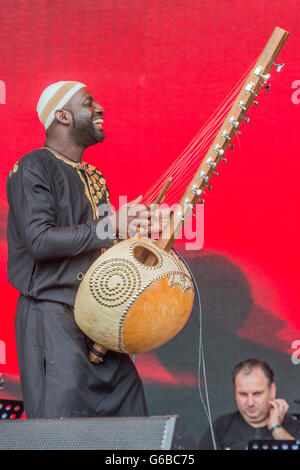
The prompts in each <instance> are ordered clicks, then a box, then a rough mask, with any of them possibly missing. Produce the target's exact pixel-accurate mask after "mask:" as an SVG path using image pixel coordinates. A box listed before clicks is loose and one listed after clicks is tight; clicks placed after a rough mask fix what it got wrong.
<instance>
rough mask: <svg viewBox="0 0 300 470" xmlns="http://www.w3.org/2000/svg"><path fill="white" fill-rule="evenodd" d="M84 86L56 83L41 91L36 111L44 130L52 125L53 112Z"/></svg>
mask: <svg viewBox="0 0 300 470" xmlns="http://www.w3.org/2000/svg"><path fill="white" fill-rule="evenodd" d="M85 86H86V85H84V84H83V83H80V82H56V83H53V84H52V85H49V86H48V87H47V88H46V89H45V90H44V91H43V93H42V94H41V96H40V99H39V102H38V104H37V107H36V110H37V112H38V115H39V118H40V121H41V123H42V124H43V125H44V126H45V129H47V128H48V127H49V126H50V124H51V123H52V121H53V119H54V113H55V111H56V110H57V109H61V108H63V106H64V105H65V104H66V103H67V102H68V101H69V100H70V99H71V98H72V96H73V95H74V94H75V93H76V92H77V91H78V90H80V88H83V87H85Z"/></svg>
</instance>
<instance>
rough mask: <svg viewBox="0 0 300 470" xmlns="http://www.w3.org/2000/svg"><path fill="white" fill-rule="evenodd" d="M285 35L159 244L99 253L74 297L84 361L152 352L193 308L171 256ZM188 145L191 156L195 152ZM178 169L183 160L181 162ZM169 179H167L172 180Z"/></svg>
mask: <svg viewBox="0 0 300 470" xmlns="http://www.w3.org/2000/svg"><path fill="white" fill-rule="evenodd" d="M288 36H289V33H288V32H287V31H284V30H283V29H281V28H278V27H276V28H275V29H274V31H273V33H272V35H271V37H270V39H269V41H268V42H267V44H266V46H265V48H264V49H263V51H262V53H261V55H260V56H259V58H258V60H257V62H256V63H255V65H254V67H253V68H251V71H250V73H249V74H248V75H247V77H246V80H245V82H243V84H242V86H241V88H240V89H239V90H238V94H237V96H236V97H235V99H234V102H233V104H232V106H231V107H230V110H229V112H228V113H227V114H226V116H225V118H224V119H223V121H222V124H221V125H220V127H219V128H218V131H217V132H216V136H215V138H214V140H213V142H212V144H211V145H210V147H209V149H208V151H207V152H206V153H205V156H204V158H203V159H202V161H201V164H200V166H199V164H198V166H197V168H196V171H195V172H194V176H193V178H192V180H191V181H189V184H188V186H187V188H186V190H185V192H184V194H183V196H182V197H181V199H180V201H179V203H178V205H177V208H176V209H175V211H174V212H173V214H172V216H171V218H170V222H169V226H168V227H167V230H166V231H165V232H166V233H168V236H167V237H166V236H164V234H162V235H161V237H160V238H159V239H158V240H157V241H153V240H149V239H146V238H145V239H141V238H132V239H128V240H124V241H122V242H120V243H118V244H116V245H115V246H113V247H112V248H110V249H108V250H107V251H106V252H105V253H104V254H102V255H101V256H100V257H99V258H98V259H97V260H96V261H95V263H94V264H93V265H92V266H91V267H90V269H89V270H88V271H87V273H86V274H85V276H84V279H83V281H82V282H81V284H80V286H79V289H78V293H77V296H76V302H75V308H74V314H75V320H76V322H77V324H78V326H79V327H80V328H81V329H82V331H83V332H84V333H85V334H86V335H87V336H88V337H89V338H91V339H92V340H93V341H94V342H95V345H94V348H93V351H92V352H91V354H90V359H91V360H92V361H93V362H99V361H101V360H102V359H103V357H104V354H105V352H106V351H107V350H108V349H110V350H113V351H119V352H122V353H129V354H135V353H139V352H144V351H148V350H151V349H153V348H156V347H158V346H160V345H162V344H164V343H166V342H167V341H169V340H170V339H171V338H173V337H174V336H175V335H176V334H177V333H178V332H179V331H180V330H181V329H182V328H183V326H184V325H185V323H186V322H187V320H188V318H189V315H190V313H191V310H192V306H193V300H194V287H193V283H192V280H191V276H190V274H189V272H188V271H187V269H186V267H185V265H184V264H183V263H182V261H181V260H180V259H179V258H178V257H177V256H176V255H175V254H174V252H173V251H172V246H173V243H174V241H175V240H176V238H177V237H178V235H179V234H180V233H181V231H182V228H183V224H184V223H185V222H186V221H187V219H188V218H189V217H190V215H191V214H192V212H193V208H194V206H195V205H196V204H197V202H199V201H201V202H202V201H203V195H204V190H205V189H207V188H208V186H209V182H210V179H211V178H212V176H214V175H215V174H216V173H217V172H216V169H217V167H218V165H219V164H220V163H221V161H223V162H226V159H225V158H224V153H225V152H226V150H227V149H228V147H229V146H232V139H233V138H234V137H235V135H236V134H237V133H240V131H239V127H240V124H241V123H242V121H244V120H245V121H246V122H247V121H248V120H249V118H247V117H246V114H247V112H248V110H249V108H250V106H251V105H252V104H253V103H254V104H258V102H257V96H259V91H260V89H261V88H262V87H265V88H266V90H267V91H269V88H270V85H268V84H267V82H268V80H269V78H270V73H269V72H270V70H271V68H272V67H273V65H274V66H276V68H277V71H280V69H281V68H282V66H283V64H276V63H275V60H276V58H277V56H278V55H279V53H280V51H281V49H282V47H283V46H284V44H285V41H286V40H287V38H288ZM195 145H196V144H195V141H193V144H192V147H191V148H192V149H193V158H194V154H195ZM181 164H182V159H181ZM169 176H172V174H170V175H169Z"/></svg>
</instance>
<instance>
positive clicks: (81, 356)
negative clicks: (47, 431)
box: [15, 295, 147, 418]
mask: <svg viewBox="0 0 300 470" xmlns="http://www.w3.org/2000/svg"><path fill="white" fill-rule="evenodd" d="M15 327H16V344H17V353H18V363H19V370H20V378H21V386H22V392H23V400H24V406H25V413H26V417H27V418H58V417H71V416H146V415H147V407H146V402H145V396H144V390H143V386H142V383H141V380H140V377H139V375H138V373H137V371H136V368H135V366H134V364H133V362H132V361H131V359H130V357H129V356H128V355H126V354H120V353H116V352H113V351H108V352H107V354H106V356H105V360H104V362H103V363H101V364H93V363H91V362H90V361H89V359H88V341H89V340H88V338H87V337H86V336H85V335H84V334H83V333H82V331H81V330H80V329H79V328H78V326H77V324H76V323H75V320H74V316H73V313H72V311H71V310H70V309H69V307H68V306H66V305H63V304H59V303H55V302H48V301H39V300H35V299H33V298H30V297H25V296H23V295H20V297H19V299H18V304H17V311H16V320H15Z"/></svg>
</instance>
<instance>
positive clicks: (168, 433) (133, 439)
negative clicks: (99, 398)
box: [0, 415, 196, 450]
mask: <svg viewBox="0 0 300 470" xmlns="http://www.w3.org/2000/svg"><path fill="white" fill-rule="evenodd" d="M0 449H1V450H62V449H63V450H65V449H67V450H167V449H173V450H195V449H196V444H195V442H194V440H193V438H192V437H191V435H190V433H189V431H188V430H187V428H186V427H185V425H184V424H183V422H182V421H181V419H180V418H179V417H178V416H177V415H172V416H151V417H147V418H146V417H129V418H112V417H111V418H106V417H103V418H60V419H26V420H17V421H14V420H13V421H11V420H9V421H7V420H3V421H2V422H1V421H0Z"/></svg>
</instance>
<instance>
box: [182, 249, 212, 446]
mask: <svg viewBox="0 0 300 470" xmlns="http://www.w3.org/2000/svg"><path fill="white" fill-rule="evenodd" d="M173 250H174V252H175V253H176V255H177V256H178V257H179V258H180V259H181V261H182V262H183V264H184V265H185V266H186V268H187V270H188V271H189V273H190V275H191V278H192V281H193V284H194V287H195V291H196V299H197V303H198V310H199V358H198V390H199V395H200V399H201V402H202V405H203V408H204V410H205V414H206V416H207V420H208V424H209V428H210V433H211V438H212V442H213V446H214V450H217V445H216V440H215V433H214V429H213V422H212V417H211V412H210V404H209V397H208V388H207V379H206V369H205V360H204V349H203V340H202V320H203V319H202V308H201V298H200V292H199V288H198V285H197V282H196V279H195V276H194V274H193V272H192V270H191V268H190V267H189V265H188V263H187V262H186V260H185V259H184V258H183V257H182V256H181V254H180V253H179V252H178V251H177V250H176V249H175V248H174V247H173ZM201 366H202V367H203V381H204V390H205V399H206V403H205V400H204V398H203V395H202V392H201V382H200V380H201Z"/></svg>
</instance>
